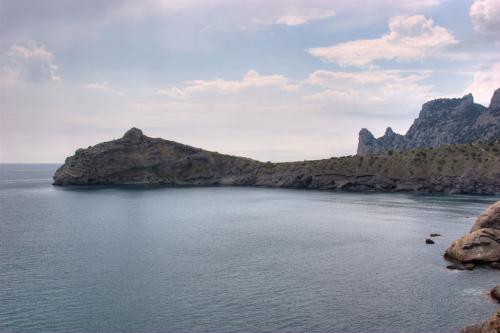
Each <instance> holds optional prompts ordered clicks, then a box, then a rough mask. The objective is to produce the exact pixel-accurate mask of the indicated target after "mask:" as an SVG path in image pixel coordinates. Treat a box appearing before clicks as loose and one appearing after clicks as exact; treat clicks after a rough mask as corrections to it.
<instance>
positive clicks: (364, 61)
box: [309, 15, 458, 67]
mask: <svg viewBox="0 0 500 333" xmlns="http://www.w3.org/2000/svg"><path fill="white" fill-rule="evenodd" d="M457 43H458V41H457V40H456V39H455V37H454V36H453V35H452V34H451V33H450V32H449V31H448V30H447V29H445V28H443V27H440V26H436V25H434V22H433V20H432V19H428V18H426V17H425V16H422V15H413V16H396V17H393V18H391V19H390V21H389V33H387V34H385V35H383V36H382V37H380V38H377V39H362V40H355V41H350V42H345V43H340V44H337V45H333V46H330V47H317V48H310V49H309V53H310V54H311V55H313V56H315V57H318V58H320V59H322V60H325V61H329V62H336V63H338V64H340V65H342V66H359V67H368V66H372V65H373V63H374V62H376V61H379V60H397V61H414V60H422V59H425V58H429V57H433V56H442V55H443V53H444V52H446V49H447V48H448V47H449V46H451V45H454V44H457Z"/></svg>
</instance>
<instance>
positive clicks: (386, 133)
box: [384, 127, 394, 137]
mask: <svg viewBox="0 0 500 333" xmlns="http://www.w3.org/2000/svg"><path fill="white" fill-rule="evenodd" d="M393 135H394V131H393V130H392V128H390V127H387V128H386V129H385V134H384V136H385V137H391V136H393Z"/></svg>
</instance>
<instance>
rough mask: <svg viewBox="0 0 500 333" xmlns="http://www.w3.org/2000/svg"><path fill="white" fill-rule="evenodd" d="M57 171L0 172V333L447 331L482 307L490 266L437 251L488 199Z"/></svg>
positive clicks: (487, 303) (486, 302)
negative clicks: (81, 179) (57, 182)
mask: <svg viewBox="0 0 500 333" xmlns="http://www.w3.org/2000/svg"><path fill="white" fill-rule="evenodd" d="M57 167H58V165H54V164H38V165H37V164H17V165H16V164H4V165H0V331H1V332H174V333H177V332H179V333H181V332H182V333H197V332H200V333H201V332H214V333H215V332H227V333H229V332H259V333H265V332H304V333H305V332H311V333H313V332H325V333H326V332H457V331H458V329H459V328H460V327H462V326H464V325H467V324H472V323H475V322H477V321H482V320H485V319H486V318H488V317H489V316H491V315H492V314H493V313H494V312H495V310H496V309H497V308H498V304H497V303H494V302H493V301H492V300H491V299H490V298H489V296H488V292H489V289H491V288H492V287H494V286H495V285H497V284H499V283H500V272H499V271H498V270H497V271H495V270H492V269H488V268H477V269H475V270H473V271H452V270H448V269H446V266H447V265H448V262H447V261H446V260H445V259H444V258H443V253H444V251H445V249H446V248H447V247H448V246H449V245H450V244H451V243H452V242H453V240H455V239H457V238H459V237H460V236H461V235H463V234H465V233H467V232H468V231H469V229H470V228H471V226H472V224H473V222H474V220H475V218H476V217H477V216H478V215H479V214H480V213H481V211H483V210H484V209H485V208H486V207H488V205H490V204H491V203H493V202H495V201H497V200H499V199H500V198H499V197H492V196H465V195H453V196H450V195H418V194H407V193H406V194H405V193H397V194H395V193H351V192H333V191H320V190H297V189H280V188H258V187H177V188H175V187H158V186H112V187H111V186H102V187H56V186H53V185H52V184H51V182H52V175H53V173H54V171H55V170H56V168H57ZM430 233H439V234H441V235H442V236H441V237H436V238H434V240H435V244H432V245H427V244H425V239H426V238H428V237H429V234H430Z"/></svg>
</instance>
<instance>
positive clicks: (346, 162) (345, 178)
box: [54, 128, 500, 194]
mask: <svg viewBox="0 0 500 333" xmlns="http://www.w3.org/2000/svg"><path fill="white" fill-rule="evenodd" d="M54 184H55V185H99V184H168V185H249V186H271V187H295V188H314V189H333V190H346V191H390V192H399V191H406V192H410V191H411V192H424V193H430V192H445V193H475V194H492V193H500V143H496V144H493V145H472V146H469V145H467V146H455V147H442V148H439V149H433V150H425V149H423V150H412V151H405V152H401V153H394V154H385V155H370V156H367V157H363V156H347V157H339V158H330V159H324V160H317V161H307V162H306V161H304V162H289V163H262V162H259V161H255V160H252V159H249V158H243V157H236V156H230V155H224V154H219V153H215V152H210V151H206V150H202V149H199V148H194V147H191V146H186V145H183V144H180V143H177V142H173V141H168V140H163V139H155V138H150V137H147V136H145V135H144V134H143V133H142V132H141V131H140V130H139V129H136V128H133V129H131V130H129V131H128V132H127V133H125V135H124V136H123V137H122V138H120V139H118V140H114V141H109V142H104V143H100V144H97V145H95V146H92V147H89V148H87V149H78V150H77V151H76V152H75V154H74V155H73V156H71V157H68V158H67V159H66V162H65V163H64V165H63V166H61V167H60V168H59V169H58V170H57V171H56V173H55V175H54Z"/></svg>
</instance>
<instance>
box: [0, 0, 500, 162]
mask: <svg viewBox="0 0 500 333" xmlns="http://www.w3.org/2000/svg"><path fill="white" fill-rule="evenodd" d="M499 87H500V0H470V1H469V0H463V1H448V0H405V1H398V2H397V3H393V2H392V1H389V0H380V1H346V0H332V1H316V0H315V1H288V2H284V1H228V0H212V1H177V0H173V1H131V0H110V1H106V2H102V1H96V0H91V1H67V2H63V1H56V0H50V1H44V2H39V1H25V0H20V1H19V0H17V1H15V0H0V101H1V102H0V133H1V134H0V135H1V136H0V163H63V162H64V159H65V158H66V157H67V156H69V155H72V154H73V153H74V151H75V150H76V149H78V148H81V147H87V146H89V145H95V144H97V143H99V142H102V141H109V140H112V139H113V138H119V137H121V136H122V135H123V134H124V133H125V131H127V130H128V129H129V128H131V127H138V128H141V129H142V130H143V132H144V134H145V135H148V136H150V137H161V138H164V139H168V140H172V141H176V142H181V143H184V144H187V145H191V146H195V147H200V148H203V149H206V150H210V151H218V152H220V153H224V154H230V155H238V156H244V157H249V158H253V159H256V160H260V161H273V162H277V161H280V162H281V161H296V160H304V159H306V160H312V159H321V158H329V157H332V156H343V155H351V154H354V153H355V151H356V146H357V136H358V132H359V130H360V129H361V128H368V129H370V130H371V131H372V132H373V133H374V134H375V136H380V135H382V134H383V132H384V130H385V128H386V127H389V126H390V127H392V128H393V130H394V131H396V132H398V133H405V132H406V130H407V129H408V127H409V126H410V125H411V123H412V122H413V120H414V119H415V118H416V117H417V116H418V112H419V110H420V108H421V105H422V104H423V103H424V102H426V101H428V100H431V99H433V98H438V97H462V96H463V95H465V94H467V93H469V92H470V93H472V94H473V95H474V97H475V101H476V102H477V103H481V104H483V105H485V106H488V104H489V99H490V98H491V96H492V94H493V91H494V89H496V88H499Z"/></svg>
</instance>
